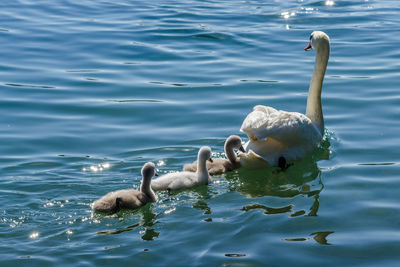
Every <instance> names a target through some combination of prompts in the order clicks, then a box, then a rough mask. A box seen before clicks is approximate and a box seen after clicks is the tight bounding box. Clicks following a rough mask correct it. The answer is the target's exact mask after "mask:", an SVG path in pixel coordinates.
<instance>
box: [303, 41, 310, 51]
mask: <svg viewBox="0 0 400 267" xmlns="http://www.w3.org/2000/svg"><path fill="white" fill-rule="evenodd" d="M311 48H312V47H311V43H309V44H308V45H307V46H306V48H304V50H306V51H308V50H310V49H311Z"/></svg>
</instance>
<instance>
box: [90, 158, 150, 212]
mask: <svg viewBox="0 0 400 267" xmlns="http://www.w3.org/2000/svg"><path fill="white" fill-rule="evenodd" d="M154 175H157V173H156V171H155V166H154V163H152V162H147V163H146V164H144V165H143V168H142V177H143V178H142V183H141V185H140V191H137V190H135V189H124V190H118V191H113V192H110V193H108V194H106V195H105V196H103V197H102V198H100V199H98V200H96V201H95V202H93V210H94V211H97V212H106V213H116V212H118V211H119V210H121V209H137V208H140V207H142V206H144V205H146V204H147V203H149V202H156V201H157V196H156V195H155V194H154V192H153V190H152V189H151V187H150V185H151V178H152V177H153V176H154Z"/></svg>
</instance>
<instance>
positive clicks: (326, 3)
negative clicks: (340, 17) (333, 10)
mask: <svg viewBox="0 0 400 267" xmlns="http://www.w3.org/2000/svg"><path fill="white" fill-rule="evenodd" d="M334 4H335V2H333V1H332V0H327V1H326V2H325V5H327V6H333V5H334Z"/></svg>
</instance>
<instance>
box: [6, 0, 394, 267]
mask: <svg viewBox="0 0 400 267" xmlns="http://www.w3.org/2000/svg"><path fill="white" fill-rule="evenodd" d="M399 14H400V7H399V4H398V1H394V0H392V1H391V0H383V1H378V0H369V1H368V0H365V1H362V0H358V1H356V0H354V1H297V0H296V1H295V0H291V1H218V0H216V1H149V2H146V1H128V0H118V1H88V0H81V1H71V0H63V1H52V2H51V1H31V0H24V1H23V0H19V1H9V2H4V3H1V4H0V43H1V53H0V89H1V90H0V110H1V116H0V125H1V128H0V139H1V141H0V151H1V155H0V177H1V179H0V196H1V205H0V214H1V221H0V237H1V243H0V265H1V266H17V265H21V266H56V265H57V266H71V265H73V266H100V265H105V266H107V265H118V266H133V265H134V266H152V265H164V266H167V265H170V266H172V265H174V266H188V265H194V266H206V265H208V266H221V265H243V266H261V265H272V266H275V265H282V266H288V265H296V266H297V265H330V266H343V265H345V266H346V265H363V266H377V265H383V264H386V265H390V266H394V265H398V264H399V262H400V230H399V229H400V215H399V214H400V204H399V203H400V194H399V188H400V179H399V178H400V177H399V173H400V148H399V143H400V138H399V132H400V125H399V114H400V97H399V84H400V83H399V81H400V47H399V42H400V38H399V34H398V33H399V32H398V29H399V27H400V16H399ZM313 30H323V31H325V32H326V33H328V34H329V36H330V38H331V57H330V61H329V65H328V70H327V73H326V76H325V81H324V87H323V92H322V97H323V99H322V101H323V110H324V116H325V127H326V136H325V138H324V141H323V143H322V145H321V147H320V148H318V149H317V151H315V153H314V154H313V155H311V156H310V157H308V158H306V159H304V160H302V161H300V162H298V163H296V164H295V165H294V166H291V167H290V168H289V169H288V170H287V171H286V172H279V173H276V172H275V170H260V171H248V170H244V169H239V170H237V171H234V172H231V173H228V174H225V175H221V176H215V177H214V178H213V181H212V183H211V184H210V185H208V186H203V187H200V188H197V189H195V190H187V191H182V192H179V193H177V194H175V195H173V196H172V197H169V196H167V195H166V194H165V193H160V194H158V196H159V201H158V203H155V204H152V205H147V206H146V207H144V208H142V209H140V210H138V211H135V212H120V213H118V214H117V215H114V216H101V215H96V214H92V212H91V207H90V205H91V203H92V202H93V201H94V200H96V199H97V198H99V197H101V196H102V195H104V194H105V193H107V192H109V191H112V190H116V189H122V188H129V187H131V186H132V185H133V187H134V188H138V186H139V183H140V179H141V177H140V169H141V167H142V165H143V164H144V163H145V162H147V161H153V162H155V163H156V165H157V169H158V172H159V173H161V174H162V173H168V172H171V171H177V170H180V169H181V168H182V165H183V164H185V163H189V162H192V161H193V160H195V158H196V153H197V150H198V148H199V147H200V146H202V145H209V146H211V148H212V149H213V151H214V154H215V156H221V157H222V156H223V144H224V140H225V138H226V137H227V136H229V135H231V134H239V135H240V136H241V137H242V138H243V139H245V140H247V137H246V136H245V135H244V134H243V133H240V132H239V129H240V126H241V123H242V121H243V119H244V118H245V117H246V115H247V114H248V113H249V112H250V111H251V110H252V107H253V106H255V105H258V104H263V105H269V106H273V107H275V108H278V109H284V110H288V111H298V112H304V111H305V104H306V98H307V89H308V85H309V81H310V78H311V74H312V69H313V64H314V56H315V53H314V52H305V51H304V50H303V48H304V47H305V46H306V45H307V43H308V41H309V35H310V33H311V32H312V31H313Z"/></svg>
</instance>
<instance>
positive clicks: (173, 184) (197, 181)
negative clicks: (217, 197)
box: [151, 146, 211, 192]
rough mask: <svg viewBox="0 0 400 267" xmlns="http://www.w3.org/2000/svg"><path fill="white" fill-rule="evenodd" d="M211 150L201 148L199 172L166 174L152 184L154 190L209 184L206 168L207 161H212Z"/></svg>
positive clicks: (198, 158)
mask: <svg viewBox="0 0 400 267" xmlns="http://www.w3.org/2000/svg"><path fill="white" fill-rule="evenodd" d="M210 157H211V149H210V147H208V146H203V147H201V148H200V150H199V152H198V154H197V161H198V166H197V172H188V171H183V172H174V173H168V174H165V175H163V176H161V177H159V178H157V179H154V180H153V181H152V182H151V188H153V190H168V192H169V191H171V190H179V189H187V188H192V187H195V186H199V185H205V184H208V182H209V180H210V176H209V174H208V171H207V168H206V161H207V160H211V158H210Z"/></svg>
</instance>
